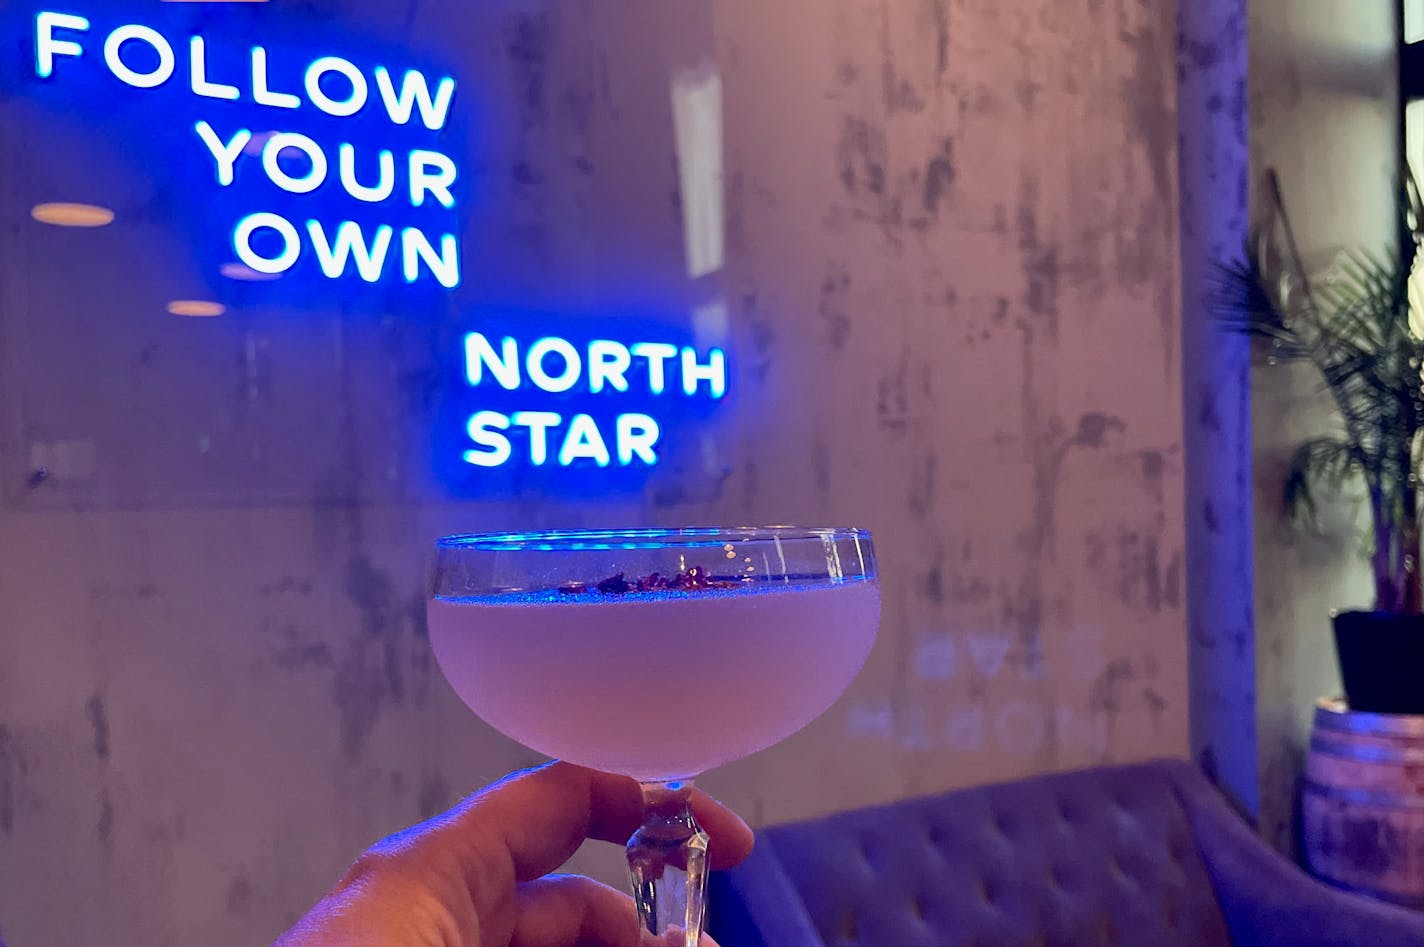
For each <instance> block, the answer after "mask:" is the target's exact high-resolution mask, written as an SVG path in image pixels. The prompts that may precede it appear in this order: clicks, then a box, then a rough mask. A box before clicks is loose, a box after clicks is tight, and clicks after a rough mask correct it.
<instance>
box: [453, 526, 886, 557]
mask: <svg viewBox="0 0 1424 947" xmlns="http://www.w3.org/2000/svg"><path fill="white" fill-rule="evenodd" d="M808 539H814V540H819V541H821V542H849V541H869V540H870V530H868V529H861V528H858V527H853V526H683V527H657V526H646V527H632V528H628V529H605V528H586V529H541V530H518V531H510V530H502V531H497V532H489V533H458V534H455V535H452V536H442V537H441V538H439V539H437V540H436V541H435V548H436V549H437V550H441V551H443V550H459V549H469V550H481V551H488V552H518V551H523V550H534V549H538V550H545V551H552V550H566V551H577V550H580V549H588V550H594V549H647V548H659V547H681V546H686V547H694V546H707V545H720V544H722V543H725V542H752V541H758V540H760V541H779V542H795V541H797V540H808Z"/></svg>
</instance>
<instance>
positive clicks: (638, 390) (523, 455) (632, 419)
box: [462, 332, 727, 467]
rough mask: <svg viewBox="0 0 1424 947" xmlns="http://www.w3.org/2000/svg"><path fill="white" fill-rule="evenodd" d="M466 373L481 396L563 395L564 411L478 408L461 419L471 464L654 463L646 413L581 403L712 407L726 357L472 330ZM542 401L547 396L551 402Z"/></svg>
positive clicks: (656, 431) (657, 433) (721, 387)
mask: <svg viewBox="0 0 1424 947" xmlns="http://www.w3.org/2000/svg"><path fill="white" fill-rule="evenodd" d="M463 365H464V376H465V381H466V383H467V385H468V386H469V388H470V389H471V391H472V392H477V393H479V396H482V401H483V402H484V403H488V402H489V401H490V400H491V397H490V395H491V392H494V393H495V394H502V393H505V392H510V393H517V394H519V398H518V399H517V400H519V401H526V399H530V398H531V396H533V397H539V393H540V392H542V393H543V395H546V396H547V395H558V396H563V397H564V401H563V402H561V403H562V404H566V405H573V406H575V407H573V408H570V409H566V410H565V411H551V410H530V409H529V408H528V407H527V402H526V404H522V405H521V406H519V407H518V408H517V409H515V410H494V409H493V408H492V407H487V406H486V407H479V408H478V409H476V410H473V411H472V412H471V413H470V415H469V417H468V418H467V419H466V422H465V431H466V435H467V437H468V440H469V442H470V445H471V446H470V447H467V448H466V449H465V450H464V451H463V453H462V457H463V460H464V462H465V463H466V464H469V465H472V466H475V467H502V466H504V465H506V464H509V463H512V462H516V461H522V462H523V463H525V464H527V465H528V466H531V467H544V466H546V465H557V466H559V467H574V466H579V465H583V466H588V465H589V464H592V465H593V466H596V467H609V466H617V467H652V466H654V465H655V464H657V463H658V460H659V456H660V454H659V442H660V441H661V439H662V428H661V426H660V425H659V423H658V420H657V418H656V417H655V416H654V415H653V414H652V413H648V410H647V409H645V410H640V411H632V410H619V411H617V412H616V413H612V414H610V413H608V412H602V413H603V414H604V419H603V420H602V421H600V420H599V419H598V418H597V417H596V416H595V413H594V412H593V411H591V410H589V409H588V408H587V405H588V404H589V403H590V402H589V400H588V399H589V398H591V397H593V398H597V396H600V395H601V396H603V398H602V399H601V400H605V401H607V400H610V398H611V400H612V403H614V404H617V405H618V406H619V407H620V408H626V407H627V406H628V405H630V404H639V405H649V406H656V405H657V404H659V403H663V402H666V401H669V400H675V401H682V402H702V403H703V404H713V403H716V402H718V401H721V400H722V399H723V398H725V397H726V395H727V354H726V352H725V351H723V350H722V349H720V348H715V347H713V348H708V349H705V350H699V349H698V348H697V347H696V346H693V345H687V344H684V345H676V344H673V343H670V342H664V341H644V340H633V341H626V342H625V341H618V340H614V339H609V338H594V339H589V340H587V341H585V342H583V343H582V344H576V343H575V342H572V341H570V340H569V339H566V338H563V337H561V336H544V337H542V338H539V339H535V340H534V341H533V342H530V343H528V344H527V345H525V344H522V343H521V341H520V340H519V339H518V338H516V337H514V336H511V335H505V336H502V337H499V338H494V337H491V336H489V335H487V334H485V333H483V332H469V333H466V335H465V338H464V358H463ZM542 400H545V401H547V400H548V399H547V398H544V399H542Z"/></svg>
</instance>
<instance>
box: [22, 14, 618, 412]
mask: <svg viewBox="0 0 1424 947" xmlns="http://www.w3.org/2000/svg"><path fill="white" fill-rule="evenodd" d="M153 15H154V16H159V15H160V14H159V13H158V12H156V11H155V12H154V13H153ZM176 20H177V21H178V22H180V23H183V24H185V26H187V27H188V28H187V29H183V28H182V27H179V28H176V29H175V28H173V27H172V19H170V20H169V21H168V25H166V26H165V25H160V24H161V23H162V21H160V22H159V23H155V24H154V26H158V28H157V29H155V28H154V26H149V25H144V24H140V23H135V22H131V21H129V20H128V18H118V17H111V18H109V19H107V21H106V20H105V18H104V17H96V18H95V19H93V20H92V21H91V19H89V18H86V17H81V16H76V15H74V14H69V13H59V12H52V11H43V12H36V13H34V14H33V20H32V21H31V22H32V25H33V29H34V43H35V47H34V48H35V64H34V69H35V73H36V75H37V76H38V77H39V78H42V79H49V80H51V82H50V84H49V85H48V87H47V91H46V93H45V95H46V96H48V97H49V99H50V100H52V101H53V103H54V104H56V105H60V104H61V103H60V101H59V100H58V99H57V98H56V96H57V95H59V94H62V92H61V91H60V90H63V91H69V90H72V92H71V94H70V98H69V100H68V101H67V102H65V103H63V104H64V105H68V106H80V105H83V104H86V103H87V104H91V105H93V104H95V103H98V102H99V101H100V100H99V99H98V98H96V97H95V96H94V94H93V93H94V90H95V89H103V90H104V94H112V91H113V88H114V87H115V84H116V82H117V83H121V84H123V85H125V86H128V87H130V88H132V89H139V90H149V92H147V93H146V94H150V95H152V98H151V99H149V100H148V101H147V102H142V103H140V102H137V101H133V100H132V96H129V98H126V99H124V100H123V101H122V102H121V103H120V105H119V107H117V108H113V107H108V106H103V105H101V106H100V107H101V108H102V109H104V111H105V113H107V114H106V115H105V116H104V117H103V119H102V122H104V123H112V122H113V121H114V120H113V119H112V117H111V116H113V115H132V116H134V117H135V119H134V120H135V121H140V119H139V116H142V119H141V121H142V122H143V123H146V124H143V125H142V126H141V127H140V128H139V129H138V130H137V132H136V137H135V139H134V141H133V144H134V146H135V149H137V148H147V147H149V146H150V145H152V144H153V143H155V142H157V141H160V140H164V141H166V142H168V143H169V144H171V138H172V131H171V130H165V129H163V128H161V127H159V126H161V123H162V118H163V116H165V115H170V114H171V115H173V116H175V117H176V119H177V126H178V128H179V129H180V130H181V134H182V137H183V138H184V139H186V142H185V145H186V147H188V148H189V149H190V152H191V153H190V154H189V155H188V158H189V160H188V162H186V163H185V162H182V161H181V160H180V161H178V162H176V163H172V162H169V159H170V158H172V153H171V149H170V150H166V151H163V152H162V153H161V154H159V153H157V151H155V154H154V155H153V158H152V159H149V160H154V159H161V160H162V161H164V162H169V163H166V164H164V165H162V166H163V167H166V168H170V169H171V170H172V171H175V172H181V170H182V169H183V168H184V167H191V166H194V165H195V162H194V161H193V160H192V159H193V158H194V157H196V158H197V162H196V164H197V165H198V166H203V167H204V168H205V171H204V174H205V175H209V174H210V175H211V177H210V178H208V180H209V181H216V182H217V187H218V188H219V193H218V194H210V195H207V197H208V200H207V201H204V200H203V199H202V195H201V193H194V194H191V195H187V194H186V191H185V196H190V197H191V198H192V200H191V202H190V203H191V205H192V206H194V207H211V208H213V209H214V210H215V211H217V212H219V213H224V214H230V215H231V216H229V217H227V219H228V220H231V221H236V222H237V223H236V224H235V226H234V229H233V231H232V246H233V248H234V249H235V250H236V251H237V253H238V259H239V260H240V261H241V263H242V264H243V265H244V266H245V267H246V268H247V269H248V270H250V271H253V272H257V273H261V274H263V275H267V276H275V275H279V274H282V273H286V272H289V271H291V270H294V269H296V270H297V271H298V272H297V273H295V274H294V275H295V276H297V277H299V278H298V279H296V280H291V281H288V280H284V281H282V284H283V286H282V289H281V290H274V291H280V292H286V291H288V290H287V287H296V286H299V285H301V280H300V277H302V276H306V275H310V276H316V274H318V273H320V274H321V275H322V276H324V277H326V278H328V279H347V280H352V281H353V282H355V281H356V280H359V281H360V283H366V284H369V283H372V282H377V281H381V280H386V281H390V282H404V283H405V284H415V283H418V282H420V283H427V284H431V285H432V286H434V285H436V284H438V288H444V289H455V288H456V287H458V286H459V284H460V282H461V266H462V262H463V261H462V260H461V259H460V251H461V244H460V239H459V235H458V233H457V219H456V217H455V215H454V214H453V213H450V212H452V211H454V210H455V209H456V208H457V193H456V188H457V186H458V184H457V182H459V180H460V176H461V169H460V167H459V165H458V164H457V162H456V160H455V159H454V158H452V157H451V155H450V154H447V153H445V150H444V149H445V148H446V147H450V148H458V147H460V144H461V136H460V135H459V134H457V133H456V134H451V133H449V130H448V129H447V125H448V123H449V121H450V118H451V108H452V103H453V102H454V97H455V94H456V82H455V80H454V79H453V78H452V77H450V76H448V75H441V74H440V73H426V72H422V71H420V70H418V69H400V70H392V69H390V68H387V67H386V66H383V65H376V63H378V62H381V61H382V58H383V57H385V56H387V55H389V54H390V52H391V48H390V47H389V46H388V47H387V48H386V49H385V50H382V51H380V52H377V53H375V54H374V55H371V56H369V57H367V58H364V59H363V58H360V57H358V56H357V55H355V54H354V53H351V52H349V51H346V50H343V51H342V54H341V55H318V56H315V57H313V56H311V55H309V54H308V55H301V54H300V53H299V54H298V55H297V56H293V55H291V52H290V51H289V50H286V49H270V50H269V47H268V46H266V45H262V44H254V43H253V41H252V38H251V37H250V36H243V37H242V38H241V39H236V38H233V39H229V38H228V34H226V33H225V32H220V31H219V30H220V29H223V28H221V27H219V26H216V25H214V26H209V27H208V29H207V32H206V33H205V34H204V35H198V34H197V33H195V31H193V30H192V29H191V24H190V22H189V18H186V17H177V18H176ZM204 22H206V21H204ZM180 30H182V31H180ZM284 33H285V35H296V34H294V33H293V32H292V31H290V30H288V31H284ZM101 48H102V51H103V54H102V56H101V55H100V54H99V53H100V49H101ZM175 51H177V52H175ZM178 52H181V53H185V54H187V55H188V57H189V58H188V61H187V62H185V63H182V64H181V66H182V72H181V74H180V73H178V69H179V66H180V64H179V63H178V62H177V58H178V55H177V53H178ZM65 58H67V59H68V60H69V62H70V63H71V64H72V67H71V68H69V69H66V68H65V67H64V66H59V67H58V72H59V75H58V77H57V78H59V79H62V80H66V81H65V82H62V83H56V82H53V81H52V80H53V79H54V78H56V75H55V74H56V68H57V64H58V63H59V61H60V60H61V59H65ZM249 65H250V75H248V74H247V73H248V68H249ZM71 72H72V75H71ZM175 76H176V78H177V80H178V81H176V82H174V81H172V80H173V79H174V78H175ZM96 79H98V80H99V82H100V85H98V86H96V85H95V81H96ZM111 80H116V82H115V81H111ZM249 80H250V81H249ZM373 83H374V86H375V87H374V88H373V87H372V84H373ZM274 84H275V86H276V88H274ZM159 87H166V88H164V89H162V90H160V89H159ZM289 89H290V90H291V91H288V90H289ZM377 99H379V101H378V102H377V101H375V100H377ZM215 102H216V103H220V104H218V105H215ZM230 106H231V107H230ZM308 106H310V107H308ZM215 108H221V109H222V111H221V112H216V111H212V110H213V109H215ZM271 109H281V110H285V112H286V114H287V115H288V117H287V118H286V119H274V118H270V117H268V118H264V117H263V116H262V112H263V110H271ZM298 110H302V111H303V112H304V113H305V115H304V118H305V119H306V120H305V121H304V122H303V123H301V124H294V117H293V115H292V113H294V112H296V111H298ZM205 112H206V113H209V114H205ZM316 113H321V114H316ZM328 116H329V117H330V118H329V117H328ZM331 118H335V119H337V120H339V121H340V122H341V123H343V124H345V123H349V125H346V127H348V128H349V129H350V130H349V132H342V133H337V134H338V136H339V137H335V138H334V140H333V137H332V132H331V129H332V128H333V127H334V126H333V125H332V123H331ZM155 119H157V122H158V125H155V124H154V122H155ZM284 123H286V127H283V124H284ZM274 126H275V130H273V131H268V132H266V133H265V135H264V138H265V140H263V139H259V138H258V135H257V132H258V131H261V130H263V129H274ZM373 126H379V131H377V129H376V128H374V127H373ZM402 126H404V127H402ZM187 129H192V130H193V132H194V134H195V136H196V139H197V141H196V142H194V141H193V137H192V136H190V135H189V134H188V132H187ZM431 131H438V132H446V134H442V135H440V136H438V137H436V136H430V135H429V134H428V133H429V132H431ZM373 132H375V134H373ZM422 138H424V139H425V140H422ZM258 143H260V144H261V148H260V149H259V148H258V147H257V144H258ZM199 145H201V147H198V146H199ZM432 145H433V146H434V147H431V146H432ZM422 146H423V147H422ZM154 147H155V149H156V148H157V146H156V145H155V146H154ZM165 147H166V146H165ZM437 149H438V150H437ZM456 153H457V152H456ZM182 157H183V156H182V155H179V158H180V159H181V158H182ZM209 160H211V162H212V164H207V162H208V161H209ZM159 166H160V165H154V167H159ZM402 174H404V175H406V180H404V181H402V180H400V175H402ZM264 179H265V181H264ZM177 183H178V182H175V184H177ZM191 183H192V180H191V178H189V179H188V180H186V181H184V182H183V184H184V185H185V186H188V185H191ZM269 184H270V187H269V186H268V185H269ZM259 189H260V190H259ZM288 195H296V196H298V197H301V198H307V197H308V196H310V200H303V201H301V202H300V203H299V204H297V205H294V204H293V203H292V202H291V201H290V199H289V198H288ZM459 196H460V197H463V195H459ZM244 201H251V202H252V203H248V204H246V206H244V203H243V202H244ZM258 201H261V202H262V203H257V202H258ZM253 204H256V207H257V208H260V209H261V211H262V212H261V213H252V211H253V210H254V209H255V208H254V206H253ZM264 204H265V205H266V206H263V205H264ZM343 205H344V206H343ZM353 205H354V206H353ZM377 208H380V211H378V210H377ZM377 214H379V215H380V216H376V215H377ZM198 216H202V215H195V219H194V221H193V230H194V233H195V235H198V234H199V233H200V232H209V231H210V230H211V221H209V220H207V219H203V220H201V226H199V221H198V220H197V219H196V217H198ZM373 218H374V219H373ZM397 240H398V241H399V243H400V247H399V248H396V247H395V246H394V243H395V242H396V241H397ZM397 257H398V259H395V258H397ZM222 262H223V263H227V262H231V257H230V256H229V255H228V253H227V252H226V251H225V250H224V253H223V256H222ZM214 268H215V269H216V266H215V267H214ZM358 285H359V284H358ZM551 364H552V363H551ZM616 367H617V366H616V364H614V365H613V368H612V369H610V372H611V373H613V374H616ZM610 384H616V380H614V381H610Z"/></svg>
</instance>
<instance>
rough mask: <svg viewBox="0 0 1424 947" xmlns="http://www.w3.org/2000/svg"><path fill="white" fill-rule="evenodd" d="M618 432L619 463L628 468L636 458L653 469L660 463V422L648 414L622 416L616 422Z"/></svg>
mask: <svg viewBox="0 0 1424 947" xmlns="http://www.w3.org/2000/svg"><path fill="white" fill-rule="evenodd" d="M614 423H615V424H616V425H617V430H618V463H620V464H622V465H623V466H624V467H627V466H628V465H629V464H631V463H633V458H634V457H636V458H638V459H639V460H641V461H642V462H643V463H645V464H647V465H648V466H649V467H651V466H652V465H653V464H656V463H657V462H658V452H657V445H658V438H659V437H661V436H662V432H661V431H659V430H658V422H657V421H655V420H653V419H652V418H650V417H648V416H647V415H646V414H620V415H618V419H617V421H615V422H614Z"/></svg>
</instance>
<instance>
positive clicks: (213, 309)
mask: <svg viewBox="0 0 1424 947" xmlns="http://www.w3.org/2000/svg"><path fill="white" fill-rule="evenodd" d="M168 311H169V312H170V313H172V314H173V315H175V316H197V317H206V316H220V315H222V314H223V313H225V312H227V307H226V306H224V305H223V304H222V303H215V302H209V301H207V300H205V299H175V300H173V301H172V302H171V303H169V304H168Z"/></svg>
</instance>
